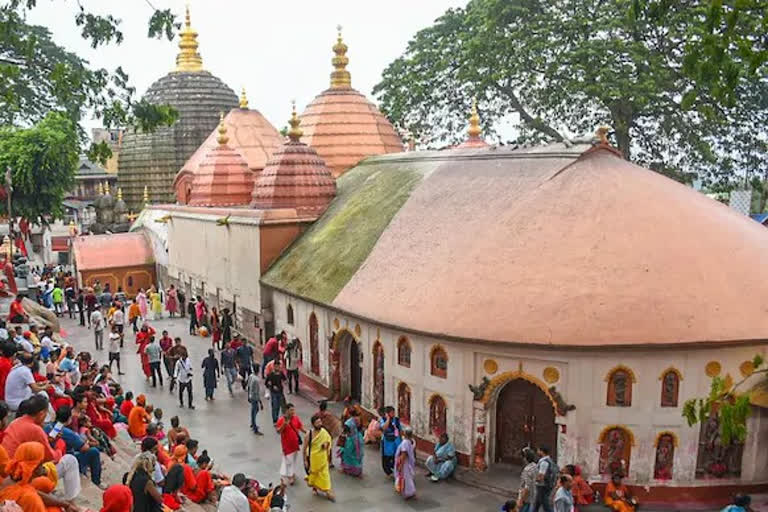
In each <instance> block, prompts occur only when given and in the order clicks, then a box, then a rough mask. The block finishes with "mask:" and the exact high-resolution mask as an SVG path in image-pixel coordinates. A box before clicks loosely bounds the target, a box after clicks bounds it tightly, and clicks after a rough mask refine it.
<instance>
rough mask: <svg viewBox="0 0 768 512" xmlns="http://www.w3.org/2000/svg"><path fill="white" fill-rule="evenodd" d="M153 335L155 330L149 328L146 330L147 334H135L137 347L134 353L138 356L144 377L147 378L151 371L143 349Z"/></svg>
mask: <svg viewBox="0 0 768 512" xmlns="http://www.w3.org/2000/svg"><path fill="white" fill-rule="evenodd" d="M154 334H155V330H154V329H153V328H151V327H150V328H149V329H147V332H144V331H139V332H138V333H137V334H136V344H137V345H138V346H139V348H138V349H137V350H136V353H137V354H139V357H140V358H141V369H142V370H143V371H144V375H146V377H147V378H149V377H150V376H151V375H152V371H151V370H150V368H149V356H148V355H147V352H146V351H145V350H144V349H145V348H147V345H149V343H150V342H151V341H152V336H153V335H154Z"/></svg>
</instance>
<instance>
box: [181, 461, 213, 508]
mask: <svg viewBox="0 0 768 512" xmlns="http://www.w3.org/2000/svg"><path fill="white" fill-rule="evenodd" d="M188 467H189V466H187V468H188ZM186 473H187V469H186V468H184V478H185V480H186ZM196 483H197V485H196V486H195V488H194V489H192V490H189V491H184V490H182V492H184V494H186V495H187V498H189V499H190V500H192V501H194V502H195V503H202V502H204V501H205V500H206V498H208V496H209V495H210V494H211V493H212V492H213V490H214V485H213V478H211V472H210V471H208V470H207V469H201V470H200V471H198V472H197V478H196ZM184 487H185V488H186V483H185V485H184Z"/></svg>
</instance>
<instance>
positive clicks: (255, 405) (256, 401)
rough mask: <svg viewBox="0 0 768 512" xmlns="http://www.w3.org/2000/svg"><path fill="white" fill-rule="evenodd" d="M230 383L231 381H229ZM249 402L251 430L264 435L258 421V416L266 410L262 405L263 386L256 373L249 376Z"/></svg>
mask: <svg viewBox="0 0 768 512" xmlns="http://www.w3.org/2000/svg"><path fill="white" fill-rule="evenodd" d="M227 382H229V380H227ZM246 389H247V391H248V402H250V404H251V430H253V433H254V434H257V435H260V436H261V435H263V434H262V432H261V431H260V430H259V424H258V422H257V421H256V415H257V414H259V411H260V410H261V409H263V408H264V406H263V405H262V403H261V386H260V385H259V376H258V375H256V373H252V374H250V375H249V376H248V385H247V388H246ZM230 392H231V388H230Z"/></svg>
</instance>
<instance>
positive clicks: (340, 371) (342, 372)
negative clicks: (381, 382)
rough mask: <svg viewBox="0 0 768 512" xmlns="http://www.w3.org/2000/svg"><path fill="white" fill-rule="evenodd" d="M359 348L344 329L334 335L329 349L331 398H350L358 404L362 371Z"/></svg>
mask: <svg viewBox="0 0 768 512" xmlns="http://www.w3.org/2000/svg"><path fill="white" fill-rule="evenodd" d="M360 357H361V355H360V347H359V345H358V343H357V340H356V339H355V337H354V336H353V335H352V333H351V332H349V331H347V330H346V329H342V330H341V331H339V332H337V333H336V336H335V337H334V341H333V345H332V347H331V375H332V377H333V378H332V380H331V382H332V396H333V397H334V399H336V400H339V399H342V398H344V397H347V396H349V397H351V398H353V399H355V400H357V401H358V402H359V401H360V400H361V398H362V395H363V393H362V391H363V369H362V365H361V361H360Z"/></svg>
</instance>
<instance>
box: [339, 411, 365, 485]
mask: <svg viewBox="0 0 768 512" xmlns="http://www.w3.org/2000/svg"><path fill="white" fill-rule="evenodd" d="M358 418H359V416H357V415H356V414H355V415H353V416H352V417H351V418H349V419H348V420H347V422H346V423H344V434H345V436H346V437H345V439H346V440H345V441H344V446H342V447H341V450H340V451H341V470H342V471H343V472H344V473H346V474H348V475H352V476H356V477H361V476H363V454H364V453H365V452H364V451H363V434H362V433H360V426H359V425H358V424H357V422H358Z"/></svg>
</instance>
